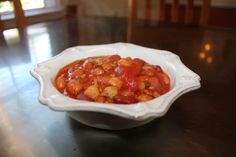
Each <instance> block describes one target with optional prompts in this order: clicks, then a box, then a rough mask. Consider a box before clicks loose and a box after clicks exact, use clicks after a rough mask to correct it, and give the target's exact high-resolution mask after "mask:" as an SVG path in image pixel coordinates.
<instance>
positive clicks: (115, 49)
mask: <svg viewBox="0 0 236 157" xmlns="http://www.w3.org/2000/svg"><path fill="white" fill-rule="evenodd" d="M111 54H119V55H120V56H121V57H127V56H130V57H132V58H140V59H143V60H145V61H146V62H148V63H151V64H155V65H160V66H161V67H162V69H163V70H164V71H165V72H166V73H167V74H168V75H169V77H170V79H171V90H170V91H169V92H167V93H166V94H164V95H162V96H160V97H158V98H155V99H153V100H151V101H147V102H142V103H136V104H130V105H118V104H104V103H95V102H89V101H81V100H76V99H72V98H69V97H67V96H64V95H63V94H61V93H60V92H58V91H57V89H56V88H55V87H54V85H53V83H52V81H53V79H54V77H55V75H56V73H57V72H58V70H59V69H60V68H62V67H63V66H64V65H66V64H68V63H71V62H73V61H75V60H78V59H83V58H86V57H91V56H101V55H111ZM30 72H31V74H32V75H33V76H34V77H35V78H36V79H37V80H38V81H39V83H40V85H41V88H40V93H39V101H40V102H41V103H42V104H45V105H48V106H49V107H50V108H51V109H53V110H56V111H67V112H69V114H70V115H71V117H73V118H74V119H76V120H78V121H79V122H81V123H83V124H86V125H89V126H92V127H96V128H102V129H113V130H115V129H116V130H117V129H125V128H132V127H136V126H140V125H142V124H145V123H147V122H149V121H151V120H153V119H155V118H157V117H161V116H163V115H164V114H165V113H166V112H167V111H168V109H169V107H170V106H171V104H172V103H173V102H174V101H175V100H176V99H177V98H178V97H180V96H181V95H183V94H185V93H187V92H189V91H192V90H195V89H198V88H200V86H201V84H200V77H199V76H198V75H197V74H195V73H194V72H192V71H191V70H190V69H188V68H187V67H186V66H185V65H184V64H183V63H182V62H181V60H180V58H179V57H178V56H177V55H175V54H173V53H171V52H168V51H162V50H156V49H151V48H145V47H141V46H137V45H133V44H127V43H115V44H107V45H93V46H77V47H72V48H68V49H66V50H64V51H63V52H61V53H60V54H58V55H57V56H55V57H53V58H51V59H50V60H48V61H45V62H42V63H39V64H37V65H35V66H34V67H33V69H31V71H30Z"/></svg>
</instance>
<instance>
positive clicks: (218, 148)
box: [0, 17, 236, 157]
mask: <svg viewBox="0 0 236 157" xmlns="http://www.w3.org/2000/svg"><path fill="white" fill-rule="evenodd" d="M128 31H132V32H128ZM127 35H129V36H127ZM127 39H129V42H132V43H135V44H138V45H142V46H147V47H152V48H156V49H164V50H169V51H171V52H173V53H176V54H177V55H179V56H180V58H181V60H182V61H183V63H184V64H185V65H186V66H188V67H189V68H190V69H192V70H193V71H194V72H196V73H197V74H199V75H200V76H201V84H202V87H201V88H200V89H199V90H196V91H193V92H190V93H188V94H185V95H184V96H181V97H180V98H179V99H177V100H176V101H175V102H174V103H173V104H172V106H171V108H170V110H169V111H168V112H167V114H166V115H165V116H164V117H162V118H158V119H156V120H154V121H152V122H151V123H149V124H146V125H144V126H141V127H137V128H133V129H129V130H122V131H106V130H99V129H94V128H91V127H88V126H85V125H83V124H80V123H78V122H76V121H74V120H73V119H71V118H70V117H69V116H68V115H67V114H66V113H65V112H56V111H53V110H50V109H49V108H48V107H47V106H44V105H42V104H40V103H39V102H38V99H37V98H38V94H39V83H38V82H37V81H36V80H35V79H34V78H32V77H31V76H30V74H29V70H30V69H31V68H32V66H33V65H35V64H37V63H39V62H41V61H44V60H47V59H50V58H51V57H53V56H55V55H56V54H59V53H60V52H61V51H62V50H64V49H66V48H68V47H71V46H76V45H91V44H105V43H113V42H127ZM134 53H135V52H134ZM147 55H148V54H147ZM235 82H236V30H232V29H231V30H229V29H221V28H201V27H196V26H181V25H171V24H158V23H154V24H148V25H147V24H146V23H142V22H140V23H137V26H135V27H134V28H133V29H127V19H125V18H105V17H104V18H102V17H86V18H78V19H75V18H71V19H60V20H55V21H49V22H45V23H38V24H34V25H30V26H28V27H26V28H25V29H22V30H20V31H18V30H17V29H10V30H5V31H4V32H3V33H2V34H1V35H0V156H1V157H57V156H58V157H75V156H79V157H94V156H99V157H111V156H112V157H121V156H122V157H144V156H147V157H190V156H191V157H235V156H236V92H235V90H236V88H235V87H236V83H235Z"/></svg>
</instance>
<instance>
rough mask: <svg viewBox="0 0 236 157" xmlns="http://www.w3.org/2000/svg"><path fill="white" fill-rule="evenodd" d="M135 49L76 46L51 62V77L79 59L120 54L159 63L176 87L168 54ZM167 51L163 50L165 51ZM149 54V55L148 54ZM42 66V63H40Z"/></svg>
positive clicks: (51, 78) (154, 63)
mask: <svg viewBox="0 0 236 157" xmlns="http://www.w3.org/2000/svg"><path fill="white" fill-rule="evenodd" d="M81 51H83V52H81ZM138 51H140V50H135V51H134V52H133V51H130V50H128V49H123V50H117V49H114V48H105V47H104V48H99V49H92V50H87V51H85V50H81V49H80V48H74V49H73V51H71V52H70V53H68V55H65V56H63V58H62V57H61V56H58V58H57V62H55V63H53V64H51V65H50V64H49V65H50V66H52V68H51V71H50V74H49V77H50V80H51V82H52V83H53V82H54V78H55V76H56V74H57V72H58V71H59V69H61V68H62V67H64V66H65V65H67V64H69V63H71V62H73V61H75V60H79V59H84V58H87V57H93V56H104V55H113V54H118V55H120V56H121V57H132V58H140V59H143V60H144V61H146V62H147V63H150V64H153V65H159V66H161V68H162V69H163V70H164V71H165V72H166V73H167V74H168V76H169V77H170V80H171V89H173V88H174V87H175V84H176V76H175V67H174V65H173V64H171V62H168V61H166V56H161V55H158V53H160V52H153V51H150V52H146V51H147V50H142V51H140V52H138ZM164 52H165V51H163V53H164ZM147 54H148V55H147ZM39 66H40V65H39Z"/></svg>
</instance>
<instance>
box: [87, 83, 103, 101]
mask: <svg viewBox="0 0 236 157" xmlns="http://www.w3.org/2000/svg"><path fill="white" fill-rule="evenodd" d="M84 95H86V96H87V97H89V98H91V99H93V100H95V99H96V98H97V97H98V96H99V95H100V93H99V90H98V86H97V85H91V86H89V87H88V88H87V89H86V90H85V91H84Z"/></svg>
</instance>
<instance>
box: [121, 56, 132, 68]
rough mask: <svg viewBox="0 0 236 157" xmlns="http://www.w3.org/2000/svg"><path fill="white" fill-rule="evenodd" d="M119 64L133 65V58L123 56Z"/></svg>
mask: <svg viewBox="0 0 236 157" xmlns="http://www.w3.org/2000/svg"><path fill="white" fill-rule="evenodd" d="M118 64H119V65H122V66H131V65H132V59H131V58H130V57H127V58H122V59H120V60H119V61H118Z"/></svg>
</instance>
